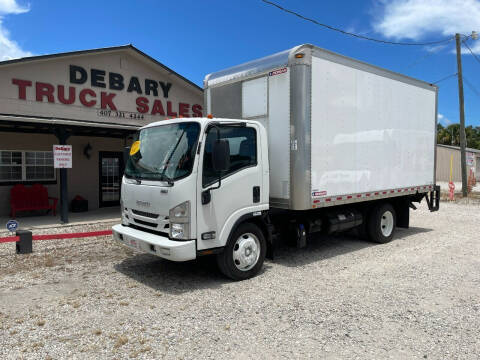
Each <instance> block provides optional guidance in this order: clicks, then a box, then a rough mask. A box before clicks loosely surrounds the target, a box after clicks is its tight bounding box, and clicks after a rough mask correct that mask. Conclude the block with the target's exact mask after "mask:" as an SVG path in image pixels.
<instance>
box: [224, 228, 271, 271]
mask: <svg viewBox="0 0 480 360" xmlns="http://www.w3.org/2000/svg"><path fill="white" fill-rule="evenodd" d="M247 234H252V235H254V236H255V237H256V238H257V239H258V242H259V247H260V253H259V256H258V260H257V262H256V263H255V265H254V266H253V267H252V268H250V269H248V270H241V269H239V267H238V266H237V265H236V264H235V262H234V261H235V259H234V247H235V246H236V243H237V240H240V237H243V236H247V237H248V238H251V236H249V235H247ZM237 249H238V247H237ZM237 251H238V250H237ZM266 252H267V242H266V240H265V237H264V236H263V233H262V231H261V230H260V229H259V228H258V226H257V225H255V224H252V223H244V224H241V225H240V226H238V227H237V228H236V229H235V231H234V232H233V233H232V235H231V236H230V238H229V239H228V242H227V245H226V246H225V248H224V249H223V252H222V253H220V254H217V264H218V268H219V269H220V271H221V272H222V274H224V275H225V276H227V277H229V278H230V279H232V280H235V281H238V280H245V279H249V278H251V277H254V276H255V275H257V274H258V272H259V271H260V269H261V268H262V266H263V262H264V260H265V254H266ZM239 265H240V264H239ZM252 265H253V264H252Z"/></svg>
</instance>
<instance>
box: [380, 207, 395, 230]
mask: <svg viewBox="0 0 480 360" xmlns="http://www.w3.org/2000/svg"><path fill="white" fill-rule="evenodd" d="M380 229H381V230H382V234H383V236H385V237H389V236H390V235H391V234H392V231H393V214H392V212H391V211H389V210H387V211H385V212H384V213H383V214H382V218H381V219H380Z"/></svg>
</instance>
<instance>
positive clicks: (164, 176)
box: [161, 129, 185, 186]
mask: <svg viewBox="0 0 480 360" xmlns="http://www.w3.org/2000/svg"><path fill="white" fill-rule="evenodd" d="M183 135H185V129H183V131H182V134H181V135H180V136H179V137H178V140H177V143H176V144H175V147H174V148H173V150H172V152H171V153H170V156H169V157H168V159H167V161H166V162H165V165H164V166H163V171H162V174H161V176H162V178H166V179H167V181H168V183H169V184H170V185H171V186H173V180H172V179H171V178H169V177H168V176H167V175H166V174H165V172H166V171H167V168H168V164H170V160H172V157H173V154H175V151H176V150H177V148H178V145H179V144H180V141H181V140H182V138H183Z"/></svg>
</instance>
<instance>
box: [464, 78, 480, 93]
mask: <svg viewBox="0 0 480 360" xmlns="http://www.w3.org/2000/svg"><path fill="white" fill-rule="evenodd" d="M463 80H465V83H466V84H467V85H468V87H469V88H470V90H472V91H473V92H474V93H475V95H477V96H478V97H480V92H479V91H478V90H477V89H476V88H475V86H473V84H472V83H471V82H470V81H468V79H467V78H466V77H465V75H463Z"/></svg>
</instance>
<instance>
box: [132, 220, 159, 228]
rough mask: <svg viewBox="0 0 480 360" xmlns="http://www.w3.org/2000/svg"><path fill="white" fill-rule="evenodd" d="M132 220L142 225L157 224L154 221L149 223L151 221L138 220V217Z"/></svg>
mask: <svg viewBox="0 0 480 360" xmlns="http://www.w3.org/2000/svg"><path fill="white" fill-rule="evenodd" d="M133 221H135V222H136V223H139V224H142V225H145V226H151V227H154V228H156V227H157V225H158V224H155V223H151V222H148V221H143V220H139V219H135V218H134V219H133Z"/></svg>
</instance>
